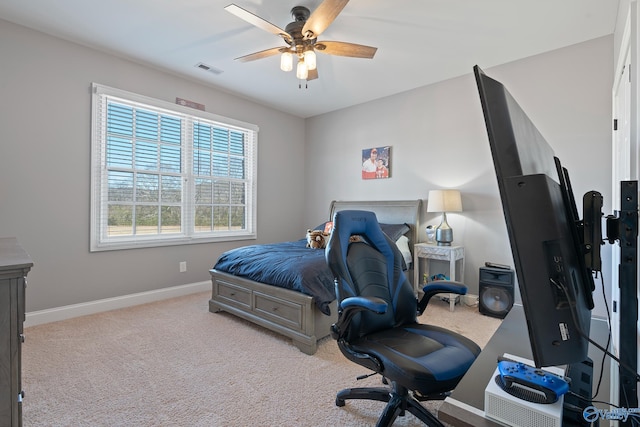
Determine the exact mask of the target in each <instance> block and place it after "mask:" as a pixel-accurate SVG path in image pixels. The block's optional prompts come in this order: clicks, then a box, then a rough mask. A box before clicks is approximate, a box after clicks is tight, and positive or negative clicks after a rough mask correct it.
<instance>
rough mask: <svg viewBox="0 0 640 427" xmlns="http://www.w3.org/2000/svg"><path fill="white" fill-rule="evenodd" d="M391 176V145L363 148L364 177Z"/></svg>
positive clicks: (379, 177)
mask: <svg viewBox="0 0 640 427" xmlns="http://www.w3.org/2000/svg"><path fill="white" fill-rule="evenodd" d="M390 176H391V147H389V146H386V147H373V148H365V149H364V150H362V179H384V178H389V177H390Z"/></svg>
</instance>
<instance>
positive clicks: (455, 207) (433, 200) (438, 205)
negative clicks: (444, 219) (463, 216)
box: [427, 190, 462, 212]
mask: <svg viewBox="0 0 640 427" xmlns="http://www.w3.org/2000/svg"><path fill="white" fill-rule="evenodd" d="M427 212H462V199H461V198H460V191H458V190H431V191H429V199H428V201H427Z"/></svg>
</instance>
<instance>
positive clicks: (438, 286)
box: [418, 280, 467, 315]
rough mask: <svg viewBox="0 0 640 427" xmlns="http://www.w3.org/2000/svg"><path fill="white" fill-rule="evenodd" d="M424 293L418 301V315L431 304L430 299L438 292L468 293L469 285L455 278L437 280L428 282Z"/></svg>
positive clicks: (423, 289) (423, 290)
mask: <svg viewBox="0 0 640 427" xmlns="http://www.w3.org/2000/svg"><path fill="white" fill-rule="evenodd" d="M422 292H424V295H423V296H422V298H421V299H420V302H419V303H418V315H420V314H422V313H423V312H424V310H425V308H427V304H429V300H430V299H431V297H433V296H434V295H436V294H443V293H448V294H458V295H466V294H467V286H466V285H465V284H464V283H461V282H456V281H454V280H435V281H433V282H429V283H427V284H426V285H425V286H424V287H423V288H422Z"/></svg>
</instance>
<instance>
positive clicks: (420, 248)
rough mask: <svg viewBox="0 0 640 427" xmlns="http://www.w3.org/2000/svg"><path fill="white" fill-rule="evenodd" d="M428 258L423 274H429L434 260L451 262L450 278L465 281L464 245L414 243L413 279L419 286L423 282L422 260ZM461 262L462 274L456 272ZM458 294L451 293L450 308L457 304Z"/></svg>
mask: <svg viewBox="0 0 640 427" xmlns="http://www.w3.org/2000/svg"><path fill="white" fill-rule="evenodd" d="M422 259H424V260H426V263H425V264H426V265H425V268H424V272H423V274H426V275H427V277H429V276H430V274H429V264H430V263H431V261H432V260H436V261H448V262H449V278H450V279H451V280H455V281H457V282H463V281H464V246H438V245H434V244H430V243H416V244H415V245H413V281H414V283H415V286H416V287H418V289H420V288H419V284H421V283H422V280H421V278H422V275H421V274H420V260H422ZM458 261H459V262H460V275H458V274H456V266H457V264H458ZM456 297H458V295H457V294H449V310H450V311H453V310H454V309H455V305H456Z"/></svg>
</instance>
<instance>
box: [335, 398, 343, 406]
mask: <svg viewBox="0 0 640 427" xmlns="http://www.w3.org/2000/svg"><path fill="white" fill-rule="evenodd" d="M336 406H340V407H342V406H344V399H339V398H337V397H336Z"/></svg>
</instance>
